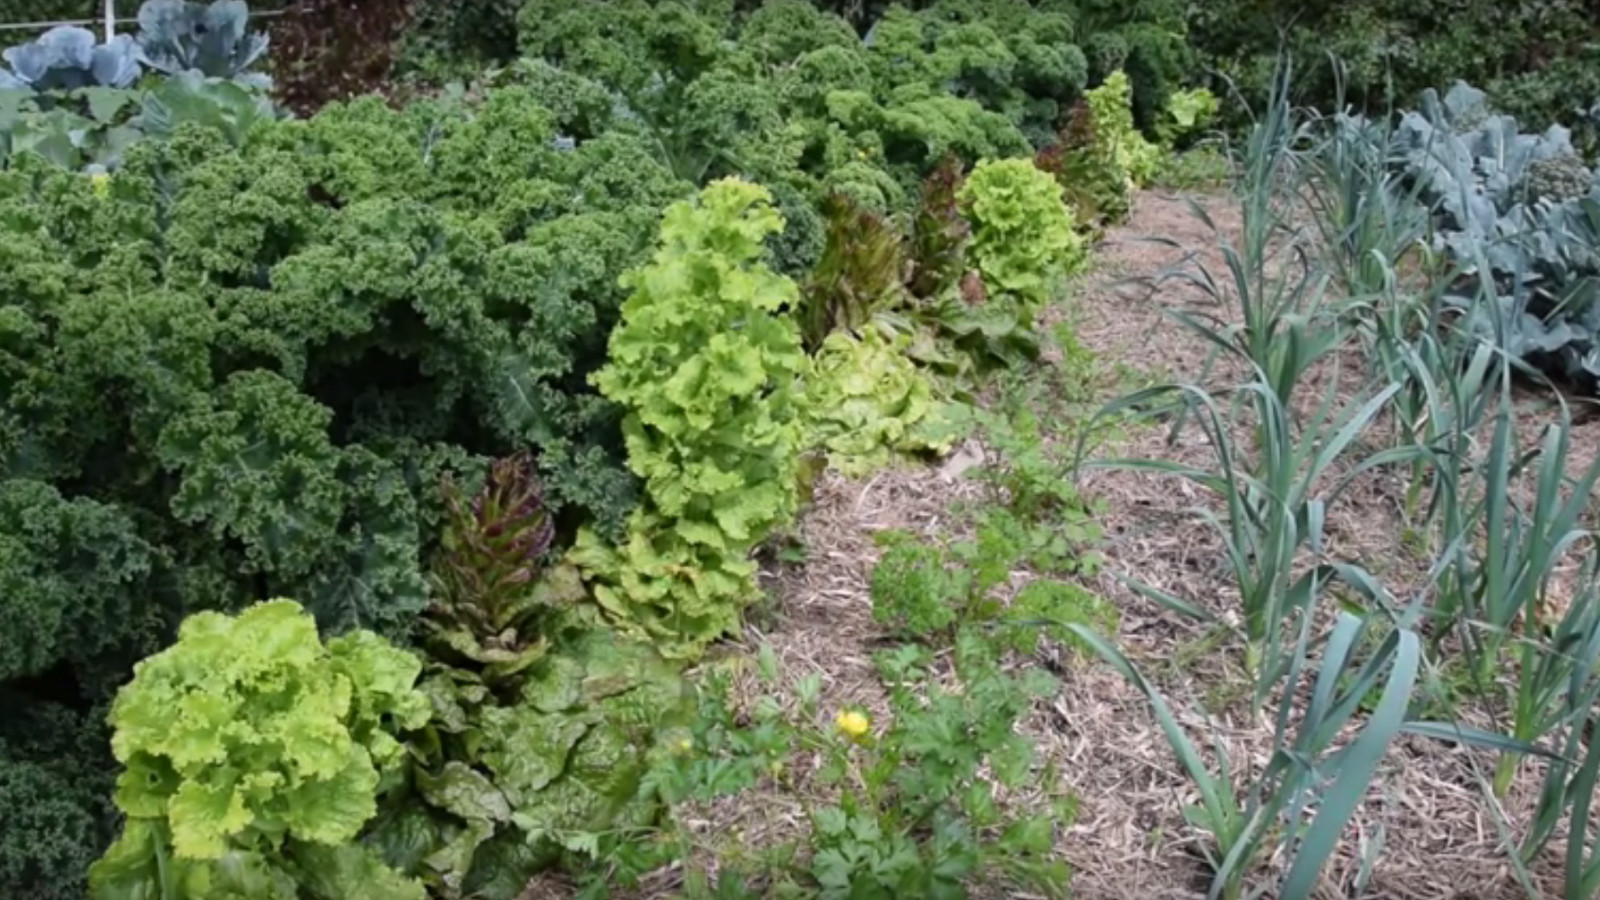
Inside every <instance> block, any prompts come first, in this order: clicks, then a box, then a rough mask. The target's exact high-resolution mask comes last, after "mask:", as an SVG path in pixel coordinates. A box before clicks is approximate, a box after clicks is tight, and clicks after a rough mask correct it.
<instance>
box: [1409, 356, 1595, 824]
mask: <svg viewBox="0 0 1600 900" xmlns="http://www.w3.org/2000/svg"><path fill="white" fill-rule="evenodd" d="M1499 381H1500V384H1499V404H1498V406H1497V408H1496V409H1495V411H1494V413H1493V417H1492V423H1493V427H1492V429H1491V431H1490V434H1489V436H1488V439H1487V442H1486V446H1485V447H1484V453H1483V458H1482V459H1481V460H1468V459H1466V458H1465V457H1464V454H1462V453H1455V454H1449V455H1444V454H1441V455H1440V456H1438V457H1436V461H1435V471H1436V472H1437V473H1438V480H1439V485H1440V489H1441V492H1442V493H1441V496H1440V503H1441V504H1442V505H1443V511H1442V514H1441V515H1440V535H1439V540H1440V543H1441V544H1442V549H1441V552H1440V558H1439V563H1438V567H1437V574H1438V587H1439V596H1438V607H1437V611H1436V612H1437V614H1438V616H1439V617H1440V620H1441V623H1442V624H1448V625H1452V626H1454V627H1455V631H1456V632H1457V633H1458V634H1459V635H1460V638H1461V643H1462V647H1463V652H1464V653H1466V654H1467V658H1468V663H1469V668H1470V671H1471V672H1472V673H1473V675H1474V678H1475V679H1476V681H1477V683H1478V686H1479V687H1480V689H1484V690H1488V689H1489V688H1491V687H1493V686H1494V685H1495V684H1497V680H1498V675H1499V674H1500V672H1501V668H1502V666H1503V664H1504V663H1505V662H1506V661H1507V658H1508V657H1509V658H1512V659H1514V662H1515V671H1516V673H1517V674H1516V677H1515V679H1514V683H1513V685H1512V687H1511V688H1510V690H1509V694H1510V696H1509V702H1508V706H1509V713H1510V716H1509V719H1510V720H1509V722H1508V725H1509V733H1510V736H1511V737H1513V738H1515V739H1517V740H1519V741H1528V742H1531V741H1534V740H1536V739H1538V738H1541V737H1543V736H1544V735H1546V734H1548V733H1549V732H1550V731H1552V730H1553V729H1555V728H1557V727H1558V726H1560V725H1561V724H1563V721H1564V719H1565V718H1567V717H1568V715H1567V714H1566V713H1563V712H1561V711H1560V710H1559V707H1558V706H1557V705H1556V704H1554V703H1553V699H1554V697H1555V696H1556V694H1557V693H1558V692H1559V691H1561V690H1562V688H1563V685H1565V684H1566V682H1567V681H1568V680H1569V679H1570V678H1571V676H1572V674H1573V672H1574V671H1575V669H1574V667H1575V666H1576V665H1578V664H1579V663H1580V661H1579V660H1577V659H1574V658H1573V657H1572V656H1570V653H1571V650H1572V647H1575V646H1584V645H1586V644H1587V641H1588V640H1589V638H1590V632H1591V631H1592V630H1593V629H1594V628H1596V627H1600V619H1597V618H1596V617H1595V616H1594V615H1593V614H1592V613H1591V612H1590V611H1589V610H1584V609H1576V610H1569V611H1568V615H1567V616H1566V617H1565V618H1564V619H1563V620H1562V622H1561V624H1560V626H1559V627H1558V634H1557V637H1558V641H1557V643H1556V645H1554V646H1553V647H1548V648H1547V647H1545V646H1544V645H1543V644H1542V642H1540V641H1539V640H1538V639H1537V637H1538V633H1539V630H1540V628H1541V621H1542V620H1543V619H1544V618H1545V616H1544V615H1543V613H1544V610H1545V608H1546V606H1547V603H1548V601H1549V597H1550V591H1551V586H1552V581H1553V579H1554V577H1555V575H1556V573H1557V568H1558V566H1559V565H1560V564H1561V563H1562V562H1563V561H1565V560H1567V559H1568V558H1569V557H1570V555H1571V554H1572V553H1573V552H1574V551H1575V550H1577V549H1579V548H1580V547H1581V546H1582V545H1583V544H1585V543H1587V542H1589V541H1590V540H1591V538H1592V532H1590V531H1589V530H1588V529H1587V528H1585V527H1584V526H1583V524H1582V523H1581V521H1580V520H1581V518H1582V516H1583V513H1584V509H1585V507H1586V505H1587V504H1588V501H1589V495H1590V493H1591V491H1592V490H1593V489H1594V486H1595V483H1596V481H1597V480H1600V458H1597V459H1596V460H1595V461H1593V462H1591V463H1589V464H1588V465H1587V466H1584V467H1583V468H1582V470H1581V471H1580V472H1579V473H1578V474H1577V475H1576V477H1569V476H1568V475H1567V471H1566V470H1567V468H1568V465H1569V463H1570V461H1571V459H1572V456H1573V447H1572V420H1571V413H1570V412H1569V411H1568V409H1567V407H1566V405H1565V403H1560V404H1559V405H1558V409H1559V416H1558V419H1557V421H1556V422H1554V423H1552V424H1550V425H1549V426H1547V427H1546V428H1545V431H1544V435H1543V437H1542V438H1541V440H1540V443H1539V446H1538V448H1537V449H1536V450H1533V451H1531V452H1523V451H1522V449H1521V448H1520V447H1518V446H1517V435H1516V429H1515V428H1514V416H1515V413H1514V411H1513V409H1512V403H1511V375H1510V368H1509V367H1502V368H1501V370H1500V379H1499ZM1522 477H1526V478H1528V479H1531V481H1532V485H1533V488H1534V491H1533V497H1532V504H1531V506H1528V507H1526V508H1525V507H1524V506H1523V505H1522V504H1521V503H1520V502H1519V501H1518V500H1517V498H1516V496H1515V494H1514V492H1513V490H1512V485H1513V482H1514V481H1515V480H1517V479H1519V478H1522ZM1595 602H1596V601H1595V598H1594V596H1593V593H1592V591H1587V590H1586V591H1583V592H1581V593H1580V594H1579V595H1578V596H1577V597H1575V598H1574V600H1573V605H1574V606H1575V607H1576V606H1583V605H1593V604H1594V603H1595ZM1519 627H1520V628H1521V630H1522V632H1523V636H1522V638H1521V639H1518V636H1517V629H1518V628H1519ZM1516 761H1517V757H1516V755H1514V754H1506V755H1504V756H1502V757H1501V760H1500V765H1499V767H1498V768H1497V769H1496V772H1495V778H1494V792H1495V794H1496V795H1497V796H1501V797H1503V796H1505V793H1506V791H1507V789H1508V788H1509V787H1510V785H1511V779H1512V777H1513V775H1514V774H1515V769H1516Z"/></svg>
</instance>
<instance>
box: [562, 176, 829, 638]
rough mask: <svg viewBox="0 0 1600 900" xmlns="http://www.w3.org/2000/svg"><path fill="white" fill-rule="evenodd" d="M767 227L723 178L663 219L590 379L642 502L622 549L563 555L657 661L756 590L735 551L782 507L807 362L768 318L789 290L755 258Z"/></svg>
mask: <svg viewBox="0 0 1600 900" xmlns="http://www.w3.org/2000/svg"><path fill="white" fill-rule="evenodd" d="M782 227H783V219H782V217H781V216H779V215H778V213H777V212H776V211H775V210H774V209H773V208H772V206H771V195H770V194H768V193H767V191H766V189H764V188H761V187H758V186H756V185H753V184H749V183H747V182H743V181H739V180H736V179H725V180H722V181H718V182H715V183H713V184H712V185H710V186H709V187H707V188H706V189H705V190H703V191H702V192H701V194H700V196H699V198H698V199H697V200H695V201H694V202H683V203H678V204H675V205H673V206H672V207H670V208H668V210H667V212H666V214H665V215H664V216H663V218H662V224H661V242H660V247H659V249H658V250H657V251H656V255H655V258H654V260H653V261H652V262H651V264H650V265H648V266H644V267H641V268H639V269H636V270H634V271H633V272H631V273H629V275H628V276H627V284H628V286H629V287H630V288H631V289H632V290H633V294H632V296H630V297H629V298H628V300H627V302H626V303H624V304H623V309H622V323H621V325H619V326H618V328H617V329H616V331H614V332H612V335H611V358H610V362H609V363H608V364H607V366H606V367H605V368H604V369H602V370H600V371H599V372H597V373H596V374H595V376H594V382H595V384H596V385H597V386H598V387H599V388H600V391H601V393H602V394H604V395H605V396H606V397H608V398H610V399H611V400H613V401H615V402H617V403H620V404H622V405H623V406H624V407H625V408H626V409H627V410H628V413H627V417H626V418H625V419H624V420H623V433H624V435H625V436H626V439H627V446H628V465H629V467H630V468H632V469H633V471H634V472H636V473H638V475H639V476H640V477H641V478H643V479H644V481H645V492H646V497H647V499H646V502H645V503H644V504H643V505H642V507H641V508H640V509H639V511H637V512H635V513H634V516H633V518H632V519H631V520H630V522H629V527H628V537H627V539H626V541H625V542H624V543H623V544H621V545H620V546H617V545H610V544H607V543H606V542H604V541H603V540H601V539H600V538H599V536H598V535H596V534H594V533H592V532H587V531H586V532H582V533H580V534H579V537H578V542H577V545H576V547H575V549H574V552H573V557H572V558H573V560H574V561H575V562H576V563H577V564H578V565H579V566H580V567H581V568H582V569H583V570H584V572H585V574H586V575H587V577H588V578H589V579H590V581H591V582H592V583H593V584H594V588H595V597H596V600H597V601H598V602H599V604H600V606H601V608H602V609H603V610H604V611H605V612H606V614H607V615H608V617H609V618H610V619H611V620H612V621H613V622H614V623H615V624H616V625H617V626H618V627H620V628H622V629H623V630H624V631H626V632H628V633H630V634H634V635H638V636H640V637H644V638H647V639H650V640H653V641H655V642H657V643H658V644H659V645H661V646H663V647H665V648H666V652H668V653H671V654H678V655H693V654H694V653H696V652H698V650H699V649H700V648H701V647H703V646H704V645H705V643H707V642H708V641H710V640H712V639H714V638H716V637H717V636H719V635H721V634H722V633H724V632H726V631H727V630H729V629H731V628H733V627H734V626H735V625H737V623H738V618H739V611H740V609H741V608H742V607H743V606H744V604H745V603H746V602H748V600H749V599H750V598H751V597H752V596H754V594H755V592H756V586H755V581H754V574H755V567H754V564H753V563H752V562H751V561H750V559H749V556H750V553H751V551H752V550H753V549H754V548H755V546H756V545H757V544H758V543H760V542H761V541H762V540H764V539H765V538H766V537H767V535H768V534H769V533H770V532H771V531H772V529H773V528H775V527H778V526H779V525H782V524H784V523H785V522H787V521H788V520H789V519H790V518H791V517H792V516H793V515H794V513H795V510H796V507H797V505H798V497H797V476H798V471H799V468H798V467H799V459H800V450H801V446H800V445H801V443H802V440H801V426H800V417H799V404H798V403H797V398H796V392H797V389H798V382H799V378H800V377H801V375H802V374H803V373H804V371H805V369H806V363H807V360H806V356H805V354H804V352H803V351H802V350H801V346H800V336H799V329H798V328H797V327H796V325H795V323H794V320H793V319H792V318H791V317H790V316H788V315H785V314H784V310H786V309H787V308H790V307H792V306H793V305H794V303H795V302H796V300H797V299H798V290H797V288H796V287H795V284H794V282H792V281H790V280H789V279H787V278H784V277H783V276H781V275H778V274H776V273H774V272H773V271H772V270H771V269H769V268H768V267H767V266H766V265H765V264H764V263H762V262H761V259H762V257H763V254H764V241H765V240H766V238H767V237H768V236H769V235H770V234H772V233H774V232H776V231H778V230H780V229H781V228H782Z"/></svg>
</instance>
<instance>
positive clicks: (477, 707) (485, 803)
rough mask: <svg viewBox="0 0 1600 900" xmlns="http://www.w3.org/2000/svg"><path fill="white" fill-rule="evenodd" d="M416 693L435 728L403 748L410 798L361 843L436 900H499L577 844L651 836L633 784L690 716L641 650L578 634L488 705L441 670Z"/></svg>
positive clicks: (640, 782) (655, 657)
mask: <svg viewBox="0 0 1600 900" xmlns="http://www.w3.org/2000/svg"><path fill="white" fill-rule="evenodd" d="M424 689H425V690H426V691H427V692H428V693H429V695H430V696H431V697H432V698H433V703H434V706H435V710H436V712H435V719H434V724H433V726H431V727H430V729H429V730H428V731H427V732H425V733H424V735H425V736H424V737H422V738H421V739H418V740H416V741H414V743H413V747H414V756H415V758H416V759H417V763H416V766H415V768H414V770H413V777H412V784H413V786H414V788H415V793H414V794H408V795H403V796H398V797H397V798H396V802H392V803H391V804H389V808H386V810H385V812H384V814H383V815H382V816H381V818H380V821H379V822H378V823H377V824H376V826H375V827H374V829H373V831H372V833H371V835H370V840H371V842H372V844H373V845H375V846H377V847H379V848H381V852H382V853H383V855H384V856H385V858H386V859H387V860H388V861H389V863H390V864H391V865H393V866H394V867H395V868H397V869H399V870H401V871H404V872H408V873H414V874H416V875H418V876H420V877H421V878H423V879H424V880H425V881H426V882H427V883H428V884H429V885H430V887H431V888H433V889H434V891H435V892H436V893H437V894H439V895H440V896H444V897H467V896H470V897H475V898H485V900H510V898H512V897H514V896H516V895H517V894H519V893H520V892H521V890H522V889H523V887H524V886H525V885H526V883H527V880H528V878H529V877H531V876H532V875H533V874H535V873H536V872H537V871H538V870H539V869H541V868H543V867H546V866H548V865H550V864H552V863H553V862H555V861H556V860H557V859H558V858H559V851H560V849H561V848H562V847H567V848H569V849H571V847H572V844H573V840H574V836H575V835H590V836H595V835H604V834H608V833H612V832H616V831H618V830H620V829H633V828H639V827H644V826H648V825H650V824H652V823H654V821H655V819H656V817H657V815H658V814H659V812H660V803H659V799H658V797H657V796H656V794H655V792H654V788H653V787H651V785H650V782H649V780H648V779H646V778H645V774H646V772H647V771H648V769H649V768H650V767H651V766H652V765H653V764H654V763H655V762H656V761H657V757H658V756H659V755H660V754H662V753H665V752H667V751H666V749H665V748H666V747H667V746H668V744H669V736H670V735H675V734H677V733H678V730H680V729H681V728H682V727H683V726H684V725H685V724H686V722H687V718H688V717H689V715H690V714H691V712H692V710H693V708H694V704H693V694H692V692H691V689H690V687H689V684H688V682H686V681H685V680H684V679H683V678H682V677H681V675H679V673H678V669H677V667H676V666H675V665H674V664H672V663H670V662H668V661H667V660H666V659H665V658H663V657H662V656H661V655H660V654H659V653H657V652H656V650H655V649H654V648H652V647H650V646H649V645H648V644H644V643H639V642H634V641H628V640H626V639H622V638H619V637H618V636H616V635H614V634H612V633H610V632H609V631H605V630H600V631H591V632H584V633H580V634H578V635H577V636H575V637H574V638H573V639H572V640H571V641H569V642H567V643H564V644H563V645H562V646H561V647H559V648H558V649H557V650H556V651H554V652H553V653H552V654H551V655H549V656H547V657H545V658H544V659H542V660H540V662H539V663H538V664H537V665H536V666H535V667H534V668H533V669H532V670H531V671H530V673H529V677H528V679H527V680H526V681H525V682H524V684H523V686H522V688H521V690H520V691H519V692H517V693H516V694H515V695H513V696H511V697H508V698H504V699H499V698H496V697H495V696H493V695H490V694H488V693H487V692H484V691H482V690H481V685H479V684H478V683H477V682H476V680H475V678H474V677H473V675H472V674H471V673H469V672H463V671H460V670H442V671H439V672H437V673H435V674H434V675H432V676H430V677H429V679H428V681H427V682H426V683H425V687H424Z"/></svg>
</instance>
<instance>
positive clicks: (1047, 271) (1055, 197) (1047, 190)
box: [959, 159, 1088, 316]
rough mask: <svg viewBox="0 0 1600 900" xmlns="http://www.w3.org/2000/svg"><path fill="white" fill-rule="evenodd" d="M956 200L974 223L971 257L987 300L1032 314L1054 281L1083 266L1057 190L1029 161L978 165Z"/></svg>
mask: <svg viewBox="0 0 1600 900" xmlns="http://www.w3.org/2000/svg"><path fill="white" fill-rule="evenodd" d="M959 197H960V200H961V203H962V209H963V211H964V212H965V213H966V215H967V218H968V219H969V220H970V221H971V222H972V250H971V253H972V259H973V261H974V262H975V263H976V264H977V267H978V271H979V273H980V274H982V276H983V281H984V285H985V286H986V287H987V288H989V292H990V301H989V302H991V303H992V302H996V300H997V298H998V297H1000V296H1003V297H1009V298H1011V299H1012V300H1014V301H1015V302H1016V303H1018V304H1019V305H1020V306H1021V307H1022V309H1023V310H1024V311H1025V312H1027V313H1029V314H1030V316H1031V314H1032V313H1035V312H1037V311H1038V309H1039V308H1040V307H1042V306H1043V305H1044V303H1045V301H1046V300H1047V299H1048V294H1049V290H1050V288H1051V287H1052V286H1053V282H1054V280H1055V279H1056V278H1059V277H1062V276H1066V275H1071V274H1075V273H1077V272H1079V271H1082V270H1083V269H1084V268H1085V267H1086V266H1087V264H1088V251H1087V248H1086V247H1085V245H1084V242H1083V239H1082V238H1081V237H1079V236H1078V234H1077V232H1075V231H1074V230H1073V227H1072V226H1073V221H1072V212H1071V210H1069V209H1068V208H1067V207H1066V205H1065V204H1064V203H1062V200H1061V189H1060V187H1059V186H1057V184H1056V182H1055V179H1053V178H1051V177H1050V176H1049V175H1048V174H1046V173H1044V172H1041V171H1040V170H1039V169H1038V168H1037V167H1035V166H1034V165H1033V163H1032V162H1030V161H1029V160H1026V159H1008V160H985V161H983V162H980V163H978V165H977V166H976V167H974V168H973V170H972V174H971V175H969V176H967V180H966V182H965V183H964V184H963V185H962V187H961V192H960V194H959Z"/></svg>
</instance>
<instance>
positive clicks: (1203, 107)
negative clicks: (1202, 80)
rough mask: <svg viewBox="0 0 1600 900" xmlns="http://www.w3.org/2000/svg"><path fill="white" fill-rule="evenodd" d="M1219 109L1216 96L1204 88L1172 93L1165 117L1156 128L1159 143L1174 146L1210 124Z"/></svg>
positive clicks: (1219, 105) (1168, 99)
mask: <svg viewBox="0 0 1600 900" xmlns="http://www.w3.org/2000/svg"><path fill="white" fill-rule="evenodd" d="M1220 108H1221V102H1220V101H1219V100H1217V95H1215V94H1213V93H1211V92H1210V91H1208V90H1206V89H1205V88H1193V89H1189V90H1180V91H1173V92H1172V94H1171V95H1170V96H1169V97H1168V98H1167V117H1166V120H1165V121H1164V122H1162V124H1161V125H1160V126H1158V127H1157V128H1156V132H1157V135H1158V136H1159V137H1160V139H1161V142H1162V143H1163V144H1166V145H1168V146H1172V145H1176V144H1178V143H1180V142H1182V141H1183V140H1184V139H1185V138H1188V137H1190V136H1192V135H1194V134H1197V133H1199V132H1201V131H1203V130H1205V128H1206V127H1207V126H1208V125H1210V124H1211V121H1212V119H1214V118H1215V117H1216V115H1217V110H1218V109H1220Z"/></svg>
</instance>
